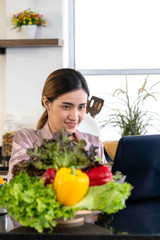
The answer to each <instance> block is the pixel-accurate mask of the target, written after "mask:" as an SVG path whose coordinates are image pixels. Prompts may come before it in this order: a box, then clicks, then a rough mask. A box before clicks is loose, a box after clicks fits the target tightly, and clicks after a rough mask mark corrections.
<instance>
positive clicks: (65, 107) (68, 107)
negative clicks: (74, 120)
mask: <svg viewBox="0 0 160 240" xmlns="http://www.w3.org/2000/svg"><path fill="white" fill-rule="evenodd" d="M63 107H64V109H70V108H71V107H70V106H67V105H66V106H63Z"/></svg>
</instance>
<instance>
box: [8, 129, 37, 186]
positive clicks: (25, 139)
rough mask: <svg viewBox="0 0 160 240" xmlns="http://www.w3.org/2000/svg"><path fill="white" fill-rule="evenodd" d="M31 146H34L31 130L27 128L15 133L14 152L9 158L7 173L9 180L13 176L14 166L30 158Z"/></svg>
mask: <svg viewBox="0 0 160 240" xmlns="http://www.w3.org/2000/svg"><path fill="white" fill-rule="evenodd" d="M29 148H33V139H32V138H31V136H30V134H29V132H28V131H27V130H25V129H22V130H20V131H17V132H16V133H15V135H14V138H13V143H12V153H11V158H10V160H9V170H8V174H7V181H8V182H9V181H10V180H11V179H12V177H13V175H12V169H13V166H14V165H15V164H17V163H18V162H20V161H22V160H27V159H29V156H28V155H27V149H29Z"/></svg>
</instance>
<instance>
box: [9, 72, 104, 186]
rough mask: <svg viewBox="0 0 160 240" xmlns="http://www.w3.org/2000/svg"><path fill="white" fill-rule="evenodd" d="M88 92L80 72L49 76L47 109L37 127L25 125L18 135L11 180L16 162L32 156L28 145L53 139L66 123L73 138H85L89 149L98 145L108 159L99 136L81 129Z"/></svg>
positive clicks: (100, 153)
mask: <svg viewBox="0 0 160 240" xmlns="http://www.w3.org/2000/svg"><path fill="white" fill-rule="evenodd" d="M88 96H89V89H88V86H87V83H86V80H85V78H84V77H83V76H82V74H81V73H80V72H78V71H76V70H74V69H59V70H56V71H54V72H52V73H51V74H50V75H49V76H48V78H47V79H46V82H45V84H44V88H43V92H42V105H43V106H44V107H45V108H46V110H45V112H44V113H43V115H42V116H41V118H40V120H39V122H38V126H37V130H33V129H21V130H19V131H17V132H16V134H15V136H14V139H13V145H12V154H11V158H10V161H9V172H8V176H7V180H8V181H10V180H11V179H12V168H13V165H14V164H16V163H18V162H19V161H21V160H24V159H26V160H27V159H28V158H29V156H28V155H27V153H26V151H27V149H29V148H33V144H34V143H37V144H38V146H41V144H42V142H43V139H51V138H52V136H53V134H54V133H55V132H57V131H59V130H60V129H61V128H62V127H65V129H66V131H67V132H68V134H69V138H70V139H71V140H73V141H78V140H80V139H84V140H85V141H86V146H85V149H86V150H88V149H89V147H90V145H94V146H97V147H98V149H97V156H99V157H101V159H102V162H103V163H104V162H105V161H106V160H105V156H104V151H103V145H102V143H101V141H100V140H99V138H98V137H96V136H94V135H92V134H87V133H82V132H79V131H78V130H77V128H78V126H79V124H80V123H81V122H82V121H83V119H84V117H85V113H86V106H87V99H88Z"/></svg>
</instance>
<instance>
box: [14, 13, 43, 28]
mask: <svg viewBox="0 0 160 240" xmlns="http://www.w3.org/2000/svg"><path fill="white" fill-rule="evenodd" d="M11 22H12V24H13V25H14V27H13V29H15V28H21V27H22V25H36V26H44V27H45V26H46V19H45V18H44V17H43V15H40V14H39V13H36V12H33V11H31V9H30V8H28V9H26V10H24V11H23V12H19V13H17V14H14V15H13V17H12V20H11Z"/></svg>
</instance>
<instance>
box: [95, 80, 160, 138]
mask: <svg viewBox="0 0 160 240" xmlns="http://www.w3.org/2000/svg"><path fill="white" fill-rule="evenodd" d="M147 79H148V77H146V78H145V81H144V83H143V85H142V87H141V88H140V89H139V90H138V96H137V98H136V99H135V100H134V101H131V100H130V96H129V94H128V81H127V76H126V89H125V90H123V89H116V90H115V92H114V93H113V95H112V97H113V98H114V99H115V98H116V100H118V102H119V103H120V104H121V106H122V108H117V107H115V108H114V107H111V106H108V105H104V107H107V109H109V111H107V112H105V114H104V116H101V120H99V122H100V125H101V127H102V128H104V127H108V126H110V127H114V128H115V127H118V129H119V133H120V135H121V136H129V135H145V134H146V133H147V127H149V126H152V127H154V128H156V126H155V125H154V124H153V125H152V121H153V120H155V115H156V113H155V112H151V111H148V110H145V108H144V104H145V102H146V99H148V98H153V100H154V101H157V99H156V97H155V94H156V93H155V92H152V91H151V90H152V88H153V87H154V86H155V85H157V84H158V83H159V82H157V83H156V84H153V85H152V86H151V88H150V92H149V91H147V90H146V85H147ZM120 95H123V97H121V96H120ZM102 118H103V119H104V120H103V119H102ZM156 129H157V128H156Z"/></svg>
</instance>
